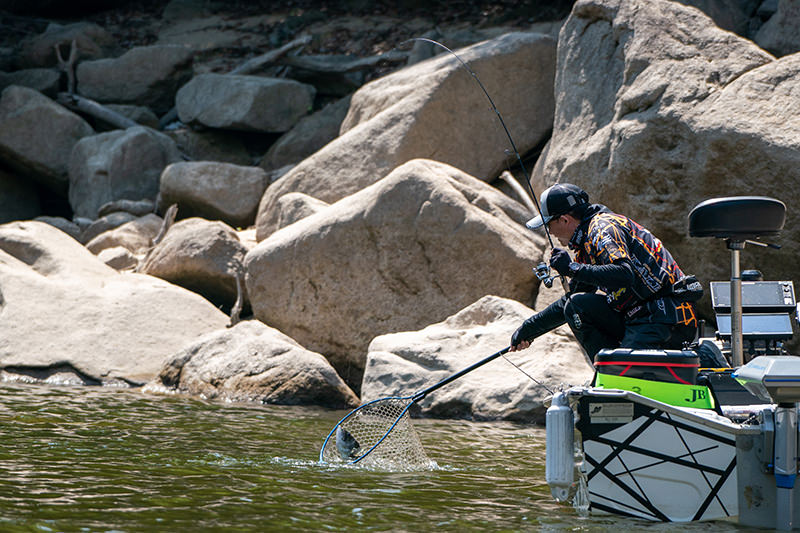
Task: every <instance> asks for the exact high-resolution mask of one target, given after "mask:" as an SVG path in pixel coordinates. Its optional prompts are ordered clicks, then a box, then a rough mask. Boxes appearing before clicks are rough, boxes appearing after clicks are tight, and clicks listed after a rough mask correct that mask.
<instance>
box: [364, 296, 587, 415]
mask: <svg viewBox="0 0 800 533" xmlns="http://www.w3.org/2000/svg"><path fill="white" fill-rule="evenodd" d="M532 314H533V310H532V309H530V308H528V307H527V306H525V305H523V304H521V303H519V302H516V301H513V300H507V299H504V298H498V297H496V296H486V297H484V298H481V299H480V300H478V301H477V302H475V303H474V304H472V305H470V306H468V307H466V308H464V309H463V310H461V311H459V312H458V313H456V314H454V315H453V316H450V317H448V318H447V319H446V320H444V321H443V322H440V323H438V324H432V325H430V326H428V327H426V328H425V329H423V330H421V331H409V332H402V333H392V334H388V335H382V336H380V337H376V338H375V339H374V340H373V341H372V342H371V343H370V345H369V354H368V355H367V366H366V370H365V371H364V381H363V383H362V386H361V396H362V401H364V402H368V401H371V400H374V399H377V398H381V397H384V396H395V395H396V396H407V395H411V394H413V393H415V392H418V391H421V390H423V389H425V388H427V387H430V386H432V385H434V384H436V383H438V382H439V381H441V380H443V379H445V378H447V377H449V376H451V375H453V374H455V373H456V372H458V371H460V370H462V369H463V368H466V367H468V366H470V365H472V364H473V363H476V362H478V361H480V360H482V359H485V358H486V357H488V356H490V355H491V354H493V353H495V352H497V351H498V350H500V349H502V348H503V347H504V346H507V345H508V342H509V339H510V338H511V334H512V333H514V331H515V330H516V329H517V327H519V325H520V324H521V323H522V321H523V320H525V319H526V318H528V317H529V316H531V315H532ZM505 357H506V359H508V361H506V360H503V358H499V359H495V360H494V361H491V362H489V363H486V364H485V365H484V366H482V367H480V368H478V369H476V370H474V371H472V372H470V373H468V374H466V375H464V376H463V377H461V378H459V379H457V380H455V381H453V382H451V383H449V384H447V385H445V386H444V387H442V388H441V389H438V390H436V391H434V392H432V393H430V394H429V395H428V396H427V397H426V398H425V399H424V400H423V401H422V402H420V403H419V404H418V405H419V406H420V407H421V412H422V413H423V414H424V415H427V416H435V417H442V418H472V419H477V420H496V419H508V420H520V421H526V422H537V423H542V422H543V421H544V413H545V410H546V407H545V406H544V400H545V399H546V398H547V397H548V396H550V395H551V393H550V391H554V390H559V389H560V388H561V387H564V386H565V385H583V384H585V383H586V382H588V381H589V380H590V379H591V377H592V373H593V369H592V368H590V366H589V365H588V364H587V363H586V361H585V359H584V356H583V354H582V352H581V350H580V347H579V345H578V343H577V341H575V340H574V337H572V333H571V332H570V331H569V329H568V328H567V327H566V326H562V327H561V328H559V329H557V330H555V331H553V332H550V333H547V334H545V335H543V336H541V337H539V338H538V339H536V340H535V341H534V343H533V345H532V346H531V347H530V348H528V349H527V350H524V351H522V352H514V353H509V354H507V355H506V356H505ZM509 361H511V362H513V364H514V365H517V366H518V367H520V368H521V369H522V371H520V370H518V369H516V368H514V366H513V365H512V364H511V363H510V362H509ZM523 371H524V372H525V373H526V374H528V375H529V376H530V377H528V376H526V375H525V374H523ZM531 378H533V379H531ZM534 379H535V380H536V381H538V382H539V383H536V381H534ZM548 389H550V391H548Z"/></svg>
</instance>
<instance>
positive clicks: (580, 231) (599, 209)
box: [569, 204, 611, 251]
mask: <svg viewBox="0 0 800 533" xmlns="http://www.w3.org/2000/svg"><path fill="white" fill-rule="evenodd" d="M598 213H611V210H610V209H609V208H607V207H606V206H604V205H603V204H590V205H589V207H587V208H586V210H585V211H584V212H583V218H582V219H581V222H580V224H578V227H577V228H575V233H573V234H572V237H571V238H570V240H569V247H570V248H571V249H572V250H575V251H577V250H581V249H583V243H584V242H586V234H587V233H588V231H589V223H590V222H591V221H592V219H593V218H594V216H595V215H596V214H598Z"/></svg>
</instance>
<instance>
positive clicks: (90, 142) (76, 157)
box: [69, 126, 180, 218]
mask: <svg viewBox="0 0 800 533" xmlns="http://www.w3.org/2000/svg"><path fill="white" fill-rule="evenodd" d="M179 159H180V154H179V153H178V149H177V147H176V146H175V142H174V141H173V140H172V139H170V138H169V137H167V136H166V135H164V134H163V133H159V132H157V131H153V130H151V129H149V128H145V127H142V126H136V127H133V128H128V129H127V130H114V131H110V132H108V133H101V134H99V135H92V136H91V137H86V138H85V139H82V140H81V141H80V142H78V143H77V144H76V145H75V149H74V150H73V151H72V156H71V157H70V160H69V180H70V186H69V203H70V205H71V206H72V210H73V211H74V212H75V214H76V215H78V216H82V217H89V218H96V217H97V215H98V210H99V209H100V207H101V206H102V205H103V204H105V203H107V202H111V201H113V200H121V199H129V200H140V199H142V198H153V199H155V197H156V195H157V194H158V188H159V178H160V177H161V172H162V171H163V170H164V168H165V167H166V166H167V165H169V164H170V163H174V162H176V161H178V160H179Z"/></svg>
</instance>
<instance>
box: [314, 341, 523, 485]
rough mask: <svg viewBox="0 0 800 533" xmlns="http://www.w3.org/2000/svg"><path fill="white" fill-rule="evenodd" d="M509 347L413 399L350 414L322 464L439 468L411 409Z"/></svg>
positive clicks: (328, 443)
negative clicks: (414, 423)
mask: <svg viewBox="0 0 800 533" xmlns="http://www.w3.org/2000/svg"><path fill="white" fill-rule="evenodd" d="M510 348H511V347H510V346H509V347H506V348H503V349H502V350H500V351H499V352H496V353H494V354H492V355H490V356H489V357H486V358H485V359H481V360H480V361H478V362H477V363H474V364H472V365H471V366H468V367H467V368H465V369H463V370H460V371H459V372H456V373H455V374H453V375H452V376H450V377H447V378H445V379H443V380H441V381H440V382H439V383H436V384H434V385H431V386H430V387H428V388H427V389H424V390H421V391H419V392H417V393H416V394H414V395H413V396H402V397H400V396H391V397H388V398H380V399H378V400H373V401H371V402H369V403H365V404H364V405H362V406H361V407H357V408H355V409H354V410H352V411H350V412H349V413H348V414H347V416H345V417H344V418H342V419H341V420H339V422H338V423H337V424H336V425H335V426H334V427H333V429H332V430H331V432H330V433H328V436H327V438H326V439H325V442H324V443H322V449H321V450H320V451H319V461H320V463H334V464H335V463H344V464H356V463H358V464H361V465H364V466H370V467H376V468H387V469H392V470H397V469H400V470H421V469H427V468H435V467H436V463H435V462H433V461H431V460H430V459H428V456H427V455H426V454H425V450H424V448H423V447H422V443H421V442H420V440H419V435H417V432H416V430H415V429H414V426H413V425H411V417H410V416H409V414H408V410H409V409H410V408H411V406H412V405H414V404H415V403H417V402H420V401H422V400H423V399H424V398H425V397H426V396H427V395H428V394H430V393H432V392H433V391H435V390H438V389H440V388H442V387H444V386H445V385H447V384H448V383H451V382H453V381H455V380H456V379H458V378H460V377H461V376H463V375H464V374H467V373H469V372H472V371H473V370H475V369H476V368H478V367H481V366H483V365H485V364H486V363H488V362H489V361H493V360H494V359H497V358H498V357H500V356H501V355H503V354H505V353H506V352H508V350H509V349H510Z"/></svg>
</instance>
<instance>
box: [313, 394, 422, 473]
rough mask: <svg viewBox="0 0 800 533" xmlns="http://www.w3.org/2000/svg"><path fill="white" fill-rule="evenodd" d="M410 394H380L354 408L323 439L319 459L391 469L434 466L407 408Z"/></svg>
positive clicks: (411, 399) (409, 403) (409, 402)
mask: <svg viewBox="0 0 800 533" xmlns="http://www.w3.org/2000/svg"><path fill="white" fill-rule="evenodd" d="M413 404H414V399H413V398H382V399H380V400H375V401H372V402H369V403H367V404H364V405H362V406H361V407H359V408H357V409H355V410H354V411H352V412H351V413H350V414H348V415H347V416H346V417H345V418H343V419H342V420H341V421H339V423H338V424H336V427H334V429H333V431H331V433H330V434H329V435H328V438H327V439H325V443H324V444H323V445H322V450H321V451H320V461H321V462H325V463H331V464H336V463H348V464H356V463H358V464H359V465H361V466H367V467H371V468H379V469H384V468H385V469H391V470H422V469H429V468H434V467H435V466H436V463H435V462H433V461H431V460H430V459H429V458H428V456H427V454H426V453H425V449H424V448H423V447H422V442H420V440H419V435H418V434H417V431H416V430H415V429H414V426H413V424H412V423H411V417H410V416H409V414H408V410H409V408H410V407H411V405H413Z"/></svg>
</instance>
